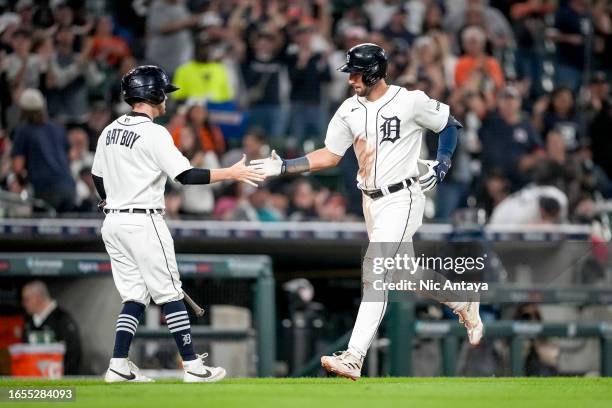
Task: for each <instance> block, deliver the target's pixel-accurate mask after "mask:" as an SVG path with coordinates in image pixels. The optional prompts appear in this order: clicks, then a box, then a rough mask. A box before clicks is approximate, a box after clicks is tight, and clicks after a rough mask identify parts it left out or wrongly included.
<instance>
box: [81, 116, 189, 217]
mask: <svg viewBox="0 0 612 408" xmlns="http://www.w3.org/2000/svg"><path fill="white" fill-rule="evenodd" d="M190 168H192V166H191V164H190V163H189V160H187V158H186V157H185V156H183V154H182V153H181V152H180V151H179V150H178V149H177V148H176V146H174V142H173V141H172V136H170V133H168V131H167V130H166V129H165V128H164V127H163V126H160V125H157V124H155V123H153V121H151V119H150V118H149V117H148V116H146V115H144V114H138V113H135V114H134V113H132V114H127V115H123V116H121V117H119V118H117V119H116V120H115V121H113V122H112V123H111V124H110V125H108V126H107V127H106V128H104V130H103V131H102V134H101V135H100V137H99V139H98V145H97V148H96V155H95V158H94V163H93V166H92V169H91V173H92V174H93V175H95V176H98V177H102V178H103V179H104V189H105V190H106V208H109V209H125V208H145V209H147V208H148V209H154V208H165V207H164V187H165V184H166V180H167V177H168V176H169V177H171V178H172V179H174V178H176V176H178V175H179V174H181V173H182V172H184V171H185V170H189V169H190Z"/></svg>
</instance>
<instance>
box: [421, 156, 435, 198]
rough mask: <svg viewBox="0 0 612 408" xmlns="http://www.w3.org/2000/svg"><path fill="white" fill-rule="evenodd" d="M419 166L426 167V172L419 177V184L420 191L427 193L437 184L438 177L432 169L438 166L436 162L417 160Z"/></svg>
mask: <svg viewBox="0 0 612 408" xmlns="http://www.w3.org/2000/svg"><path fill="white" fill-rule="evenodd" d="M418 162H419V163H420V164H423V165H425V166H426V167H427V172H426V173H425V174H423V175H422V176H421V177H419V184H420V185H421V191H422V192H424V193H425V192H427V191H429V190H431V189H433V188H434V187H435V186H436V184H438V176H437V174H436V170H435V169H434V168H435V167H436V166H437V165H438V161H437V160H421V159H418Z"/></svg>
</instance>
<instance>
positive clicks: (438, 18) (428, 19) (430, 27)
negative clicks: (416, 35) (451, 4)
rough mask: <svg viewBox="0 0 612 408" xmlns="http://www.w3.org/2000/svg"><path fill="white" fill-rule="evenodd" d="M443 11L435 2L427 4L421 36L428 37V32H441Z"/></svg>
mask: <svg viewBox="0 0 612 408" xmlns="http://www.w3.org/2000/svg"><path fill="white" fill-rule="evenodd" d="M443 24H444V11H443V10H442V7H441V6H440V3H438V2H437V1H430V2H428V4H427V8H426V9H425V13H424V14H423V21H422V24H421V34H423V35H428V34H429V33H430V31H439V30H443V29H444V28H443Z"/></svg>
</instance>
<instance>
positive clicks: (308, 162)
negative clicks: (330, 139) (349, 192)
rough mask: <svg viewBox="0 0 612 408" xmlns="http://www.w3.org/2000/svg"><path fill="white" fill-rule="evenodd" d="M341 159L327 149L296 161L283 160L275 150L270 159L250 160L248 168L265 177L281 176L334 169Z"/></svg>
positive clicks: (319, 150)
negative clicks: (261, 173)
mask: <svg viewBox="0 0 612 408" xmlns="http://www.w3.org/2000/svg"><path fill="white" fill-rule="evenodd" d="M340 159H342V156H339V155H337V154H335V153H332V152H330V151H329V149H328V148H327V147H323V148H321V149H318V150H315V151H314V152H311V153H308V154H307V155H306V156H301V157H298V158H296V159H289V160H284V159H282V158H281V157H280V156H279V155H278V154H276V151H275V150H272V154H271V155H270V157H266V158H265V159H259V160H251V162H250V164H249V168H251V169H253V170H258V171H261V172H263V173H264V174H265V175H266V176H272V177H274V176H282V175H285V174H301V173H306V172H311V171H319V170H324V169H329V168H330V167H336V165H338V163H339V162H340Z"/></svg>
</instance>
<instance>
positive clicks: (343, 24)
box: [336, 6, 372, 36]
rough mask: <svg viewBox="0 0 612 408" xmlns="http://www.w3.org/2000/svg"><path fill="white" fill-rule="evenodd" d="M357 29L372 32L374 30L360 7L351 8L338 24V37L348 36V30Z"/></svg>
mask: <svg viewBox="0 0 612 408" xmlns="http://www.w3.org/2000/svg"><path fill="white" fill-rule="evenodd" d="M355 27H360V28H363V29H364V30H366V31H370V30H371V29H372V24H371V22H370V19H369V18H368V16H367V15H366V13H365V12H364V10H363V9H362V8H361V7H359V6H353V7H350V8H349V9H348V10H346V11H345V12H344V14H343V15H342V16H341V17H340V19H339V20H338V22H337V23H336V32H337V33H338V35H340V36H343V35H346V34H347V33H346V30H348V29H351V28H355Z"/></svg>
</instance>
